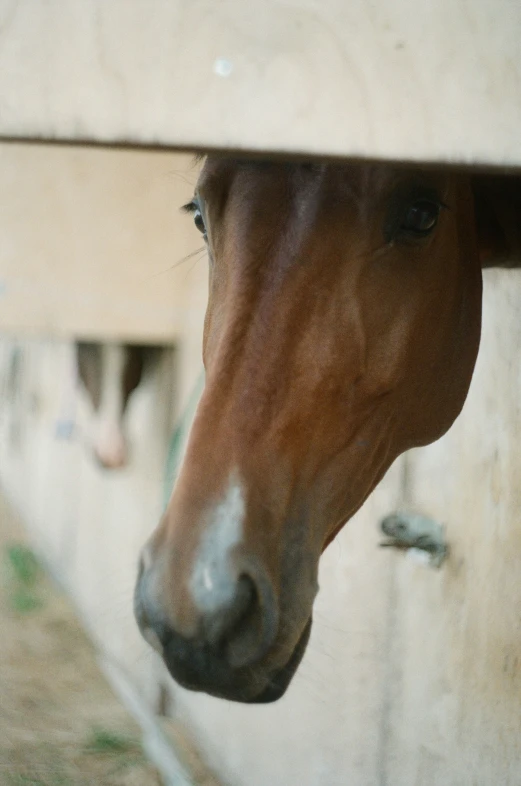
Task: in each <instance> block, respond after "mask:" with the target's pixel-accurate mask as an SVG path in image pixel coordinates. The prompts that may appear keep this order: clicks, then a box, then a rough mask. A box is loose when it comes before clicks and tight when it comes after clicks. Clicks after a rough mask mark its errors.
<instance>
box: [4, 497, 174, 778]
mask: <svg viewBox="0 0 521 786" xmlns="http://www.w3.org/2000/svg"><path fill="white" fill-rule="evenodd" d="M0 631H1V634H0V785H1V786H87V785H88V784H89V785H90V784H95V785H96V786H145V785H146V786H158V784H160V780H159V777H158V775H157V772H156V771H155V769H154V768H153V767H152V766H151V765H150V763H149V762H147V760H146V758H145V756H144V755H143V752H142V750H141V745H140V742H139V730H138V728H137V726H136V724H135V723H134V722H133V720H132V719H131V718H130V717H129V715H128V714H127V712H126V711H125V709H124V708H123V707H122V705H121V704H120V702H119V701H118V700H117V699H116V697H115V696H114V694H113V693H112V691H111V690H110V688H109V687H108V685H107V683H106V682H105V680H104V679H103V677H102V676H101V674H100V672H99V670H98V667H97V664H96V660H95V657H94V653H93V649H92V646H91V644H90V642H89V641H88V639H87V638H86V636H85V634H84V633H83V631H82V629H81V627H80V626H79V624H78V622H77V620H76V619H75V616H74V613H73V611H72V609H71V607H70V605H69V603H68V602H67V600H66V599H65V598H64V597H63V595H62V594H61V593H60V592H58V590H57V589H56V587H55V586H54V585H53V583H52V582H51V581H50V580H49V578H48V577H47V576H46V575H45V572H44V571H43V570H42V568H41V567H40V565H39V564H38V561H37V560H36V558H35V557H34V555H33V553H32V552H31V550H30V549H29V548H28V547H27V545H26V543H25V542H24V538H23V536H22V532H21V529H20V528H19V526H17V524H16V522H15V521H14V520H13V517H12V514H11V513H10V511H9V510H8V509H7V507H6V505H5V503H4V502H3V501H2V500H1V499H0Z"/></svg>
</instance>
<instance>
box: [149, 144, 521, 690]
mask: <svg viewBox="0 0 521 786" xmlns="http://www.w3.org/2000/svg"><path fill="white" fill-rule="evenodd" d="M495 182H496V181H495V180H494V178H488V179H487V178H482V179H481V180H479V179H477V180H476V181H474V180H472V179H471V178H470V176H469V175H467V174H464V173H457V172H454V171H434V170H430V169H422V168H409V169H406V168H398V167H394V168H393V167H391V166H388V165H364V166H361V165H352V164H327V163H326V164H324V163H307V164H301V163H283V162H263V161H241V160H230V159H226V158H219V157H213V156H212V157H209V158H208V159H207V160H206V162H205V165H204V167H203V169H202V173H201V176H200V178H199V182H198V185H197V188H196V192H195V196H194V200H193V202H192V203H191V204H190V205H189V206H188V209H189V210H190V211H192V212H193V215H194V220H195V223H196V226H197V227H198V229H199V230H200V231H201V233H202V234H203V236H204V239H205V241H206V243H207V246H208V256H209V265H210V297H209V303H208V310H207V314H206V322H205V332H204V348H203V354H204V363H205V368H206V387H205V390H204V393H203V396H202V399H201V401H200V404H199V407H198V410H197V414H196V417H195V421H194V425H193V428H192V432H191V435H190V439H189V444H188V448H187V453H186V457H185V461H184V464H183V467H182V470H181V473H180V476H179V479H178V482H177V484H176V487H175V490H174V493H173V495H172V498H171V500H170V503H169V505H168V508H167V510H166V513H165V515H164V517H163V520H162V522H161V524H160V526H159V527H158V529H157V530H156V532H155V533H154V535H153V536H152V538H151V540H150V542H149V543H148V545H147V547H146V548H145V550H144V552H143V558H142V562H141V567H140V574H139V579H138V584H137V587H136V596H135V606H136V614H137V618H138V622H139V624H140V627H141V629H142V631H143V633H144V635H145V637H146V638H147V639H148V640H149V641H151V642H152V643H153V644H154V645H155V646H156V647H157V648H158V649H159V651H160V652H161V653H162V655H163V658H164V660H165V662H166V665H167V667H168V669H169V670H170V672H171V674H172V675H173V676H174V677H175V678H176V679H177V680H178V681H179V682H180V683H181V684H182V685H184V686H186V687H189V688H192V689H195V690H203V691H206V692H208V693H210V694H213V695H215V696H220V697H224V698H227V699H231V700H235V701H243V702H268V701H274V700H276V699H278V698H279V697H280V696H281V695H282V694H283V693H284V691H285V690H286V688H287V686H288V684H289V682H290V680H291V678H292V676H293V674H294V672H295V669H296V668H297V666H298V664H299V662H300V660H301V658H302V655H303V653H304V650H305V647H306V644H307V641H308V637H309V632H310V628H311V615H312V606H313V600H314V598H315V595H316V592H317V569H318V561H319V557H320V554H321V553H322V551H323V550H324V548H325V547H326V545H327V544H328V543H329V542H330V541H331V540H332V539H333V538H334V536H335V535H336V533H337V532H338V531H339V530H340V529H341V527H342V526H343V525H344V523H345V522H346V521H347V520H348V519H349V518H350V517H351V516H352V515H353V514H354V513H355V511H356V510H358V508H359V507H360V506H361V505H362V503H363V502H364V500H365V499H366V498H367V496H368V495H369V494H370V493H371V491H372V490H373V489H374V487H375V486H376V484H377V483H378V482H379V481H380V479H381V478H382V477H383V475H384V474H385V472H386V471H387V469H388V468H389V467H390V465H391V464H392V462H393V461H394V459H395V458H396V457H397V456H398V455H399V454H400V453H402V452H403V451H405V450H407V449H409V448H412V447H414V446H418V445H425V444H427V443H429V442H432V441H433V440H436V439H438V437H440V436H441V435H442V434H444V433H445V432H446V431H447V429H448V428H449V427H450V426H451V424H452V423H453V422H454V420H455V418H456V417H457V415H458V414H459V412H460V410H461V408H462V406H463V403H464V401H465V397H466V395H467V391H468V388H469V384H470V380H471V377H472V372H473V369H474V363H475V360H476V355H477V352H478V345H479V338H480V321H481V266H482V263H483V262H484V261H488V262H489V263H490V262H491V261H493V260H494V254H496V255H499V256H504V257H506V256H508V253H509V251H510V250H511V249H510V246H511V245H512V244H513V245H514V246H515V245H516V242H518V241H519V247H521V240H520V238H519V237H517V240H516V234H515V233H516V230H515V229H513V228H512V227H513V226H514V224H515V225H516V226H517V222H514V224H512V221H510V220H508V216H507V221H506V225H505V226H503V223H502V222H503V216H504V215H505V211H501V210H500V211H498V213H497V214H496V213H495V212H494V207H493V206H494V205H495V204H496V203H497V194H496V192H495ZM476 183H477V185H476ZM516 194H517V196H518V197H519V194H521V191H520V190H519V188H518V189H517V191H516ZM518 206H519V207H521V200H519V202H518ZM518 215H519V214H518Z"/></svg>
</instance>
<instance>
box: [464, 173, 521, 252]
mask: <svg viewBox="0 0 521 786" xmlns="http://www.w3.org/2000/svg"><path fill="white" fill-rule="evenodd" d="M472 191H473V194H474V215H475V218H476V234H477V242H478V252H479V258H480V261H481V264H482V267H521V177H512V176H503V177H502V176H498V175H476V176H475V177H473V179H472Z"/></svg>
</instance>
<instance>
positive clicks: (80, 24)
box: [0, 0, 521, 167]
mask: <svg viewBox="0 0 521 786" xmlns="http://www.w3.org/2000/svg"><path fill="white" fill-rule="evenodd" d="M520 40H521V3H519V2H518V0H473V2H472V3H469V2H467V0H436V2H430V3H427V2H424V3H418V2H415V1H414V0H378V2H376V0H350V2H346V1H345V0H298V2H297V1H296V0H264V1H263V2H261V3H256V4H253V5H252V4H250V3H245V2H243V0H219V2H218V3H216V2H215V0H192V2H190V3H186V2H182V1H181V0H168V1H167V0H162V1H160V0H157V2H154V3H150V2H149V0H106V1H105V2H103V3H102V2H95V0H48V2H46V3H35V2H34V1H33V0H0V136H3V137H4V138H5V137H16V138H33V139H34V138H41V139H60V140H76V141H89V140H90V141H96V142H104V143H130V144H137V145H166V146H170V147H174V148H190V149H195V148H200V149H208V148H219V149H234V150H248V151H268V152H271V153H280V152H282V153H294V154H319V155H328V156H349V157H355V158H356V157H361V158H381V159H395V160H404V161H417V160H420V161H432V162H457V163H471V164H474V163H479V164H490V165H495V166H508V167H510V166H512V167H519V166H521V137H520V135H519V128H520V127H521V46H520V44H519V42H520Z"/></svg>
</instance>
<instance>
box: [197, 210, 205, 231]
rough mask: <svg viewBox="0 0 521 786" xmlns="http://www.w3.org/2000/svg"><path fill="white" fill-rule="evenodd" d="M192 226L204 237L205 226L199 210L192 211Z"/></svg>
mask: <svg viewBox="0 0 521 786" xmlns="http://www.w3.org/2000/svg"><path fill="white" fill-rule="evenodd" d="M194 224H195V226H196V227H197V229H198V230H199V232H200V233H201V234H202V235H206V226H205V223H204V218H203V214H202V213H201V210H200V208H198V207H196V208H195V210H194Z"/></svg>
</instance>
